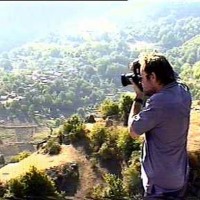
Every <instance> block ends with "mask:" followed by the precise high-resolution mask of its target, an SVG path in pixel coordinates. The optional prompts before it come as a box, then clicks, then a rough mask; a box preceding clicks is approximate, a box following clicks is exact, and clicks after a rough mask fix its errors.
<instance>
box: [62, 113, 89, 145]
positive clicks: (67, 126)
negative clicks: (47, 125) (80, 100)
mask: <svg viewBox="0 0 200 200" xmlns="http://www.w3.org/2000/svg"><path fill="white" fill-rule="evenodd" d="M62 133H63V135H64V136H68V139H69V140H70V141H71V142H75V141H77V140H79V139H82V138H84V137H85V124H84V123H83V120H82V119H81V118H80V117H79V116H78V115H73V116H72V117H70V118H69V119H68V120H67V121H66V122H65V123H64V125H63V128H62Z"/></svg>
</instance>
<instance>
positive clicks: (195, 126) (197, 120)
mask: <svg viewBox="0 0 200 200" xmlns="http://www.w3.org/2000/svg"><path fill="white" fill-rule="evenodd" d="M199 150H200V111H195V110H192V112H191V120H190V128H189V134H188V151H199Z"/></svg>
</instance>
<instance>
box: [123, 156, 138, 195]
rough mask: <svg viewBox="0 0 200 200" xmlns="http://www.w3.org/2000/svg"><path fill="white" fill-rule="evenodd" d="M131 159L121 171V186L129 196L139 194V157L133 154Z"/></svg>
mask: <svg viewBox="0 0 200 200" xmlns="http://www.w3.org/2000/svg"><path fill="white" fill-rule="evenodd" d="M132 157H133V158H132V159H131V160H130V162H131V163H130V165H129V166H128V167H126V168H124V170H123V171H122V175H123V184H124V187H125V189H126V191H127V192H128V193H129V195H130V196H134V195H136V194H139V193H141V177H140V166H141V165H140V160H139V157H140V155H139V153H134V154H132Z"/></svg>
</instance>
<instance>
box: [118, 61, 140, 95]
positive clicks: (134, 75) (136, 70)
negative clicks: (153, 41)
mask: <svg viewBox="0 0 200 200" xmlns="http://www.w3.org/2000/svg"><path fill="white" fill-rule="evenodd" d="M140 67H141V65H140V63H139V59H135V60H134V61H133V62H131V63H130V64H129V68H130V69H131V71H133V72H129V73H127V74H122V75H121V83H122V85H123V86H124V87H125V86H127V85H131V82H130V80H129V79H132V80H133V82H134V83H135V84H136V85H137V86H138V87H139V88H140V90H141V91H143V88H142V83H141V74H140Z"/></svg>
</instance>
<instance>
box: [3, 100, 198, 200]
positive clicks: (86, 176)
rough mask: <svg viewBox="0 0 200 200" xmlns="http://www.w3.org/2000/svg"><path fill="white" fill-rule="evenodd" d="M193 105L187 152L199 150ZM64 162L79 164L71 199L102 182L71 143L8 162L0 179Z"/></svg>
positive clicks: (88, 161)
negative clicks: (53, 151)
mask: <svg viewBox="0 0 200 200" xmlns="http://www.w3.org/2000/svg"><path fill="white" fill-rule="evenodd" d="M194 106H195V108H193V109H192V112H191V125H190V129H189V135H188V139H189V140H188V151H189V152H199V151H200V135H199V132H200V121H199V118H200V111H199V107H198V106H197V105H196V102H195V104H194ZM92 127H93V124H89V125H87V128H89V129H92ZM66 163H77V164H78V166H79V173H80V186H79V188H78V191H77V193H76V195H75V197H74V198H73V199H75V200H76V199H80V196H81V197H82V196H84V195H86V194H87V192H88V191H89V189H90V188H92V187H93V186H95V185H96V184H98V183H101V182H102V179H101V176H100V177H99V176H98V174H96V173H95V172H94V169H93V165H92V163H91V162H90V160H89V159H88V158H87V156H86V155H85V154H84V151H81V150H80V149H77V148H75V147H74V146H72V145H62V150H61V153H60V154H59V155H55V156H50V155H43V154H40V153H39V152H35V153H33V154H32V155H31V156H29V157H27V158H25V159H24V160H22V161H21V162H19V163H13V164H8V165H6V166H4V167H3V168H1V169H0V179H1V181H8V180H10V178H15V177H17V176H19V175H21V174H23V173H24V172H26V171H28V170H29V168H30V166H32V165H34V166H35V167H36V168H38V169H40V170H45V169H49V168H51V167H53V166H60V165H62V164H66Z"/></svg>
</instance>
